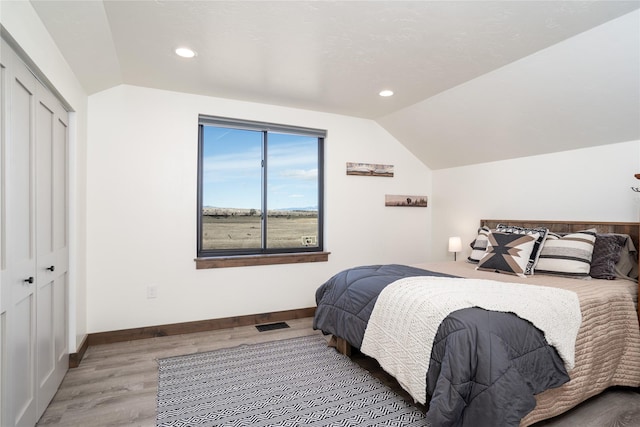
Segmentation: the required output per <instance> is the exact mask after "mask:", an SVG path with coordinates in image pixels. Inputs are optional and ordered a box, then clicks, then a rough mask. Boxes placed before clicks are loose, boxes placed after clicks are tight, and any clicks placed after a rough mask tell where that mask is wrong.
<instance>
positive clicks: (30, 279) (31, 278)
mask: <svg viewBox="0 0 640 427" xmlns="http://www.w3.org/2000/svg"><path fill="white" fill-rule="evenodd" d="M24 281H25V282H27V283H33V277H29V278H28V279H24Z"/></svg>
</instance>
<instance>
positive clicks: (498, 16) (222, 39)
mask: <svg viewBox="0 0 640 427" xmlns="http://www.w3.org/2000/svg"><path fill="white" fill-rule="evenodd" d="M31 4H32V5H33V7H34V9H35V10H36V12H37V13H38V15H39V16H40V18H41V19H42V21H43V23H44V25H45V26H46V28H47V29H48V31H49V32H50V34H51V36H52V37H53V39H54V40H55V42H56V43H57V45H58V46H59V48H60V50H61V52H62V53H63V55H64V56H65V58H66V60H67V62H68V63H69V65H70V66H71V68H72V69H73V71H74V72H75V73H76V76H77V77H78V79H79V81H80V82H81V84H82V85H83V86H84V88H85V90H86V91H87V93H89V94H93V93H96V92H99V91H102V90H105V89H108V88H110V87H113V86H116V85H120V84H130V85H137V86H144V87H150V88H157V89H165V90H171V91H179V92H186V93H195V94H201V95H208V96H215V97H222V98H233V99H238V100H246V101H253V102H260V103H268V104H273V105H282V106H289V107H295V108H302V109H310V110H317V111H324V112H330V113H336V114H344V115H350V116H356V117H362V118H368V119H373V120H376V121H377V122H378V123H380V124H381V125H382V126H383V127H385V128H386V129H387V130H388V131H389V132H390V133H391V134H392V135H394V136H395V137H396V138H397V139H398V140H399V141H400V142H401V143H403V144H404V145H405V146H406V147H407V148H408V149H409V150H411V151H412V152H413V153H414V154H416V155H417V156H418V157H419V158H420V159H421V160H422V161H423V162H424V163H425V164H426V165H427V166H429V167H430V168H432V169H438V168H446V167H453V166H459V165H464V164H471V163H476V162H483V161H491V160H500V159H504V158H513V157H520V156H527V155H535V154H542V153H547V152H554V151H563V150H568V149H573V148H581V147H586V146H592V145H602V144H608V143H615V142H623V141H628V140H633V139H640V123H639V122H640V119H638V117H639V116H640V84H639V82H638V80H640V78H639V77H638V76H639V75H640V66H639V64H640V53H639V51H640V42H639V41H638V40H639V39H640V15H638V13H640V12H639V11H638V9H640V1H605V0H602V1H412V2H404V1H166V0H145V1H107V0H104V1H57V0H47V1H44V0H31ZM620 20H622V21H621V24H618V21H620ZM612 22H615V23H616V26H615V28H614V29H613V30H606V29H604V30H599V28H602V27H605V26H606V25H611V23H612ZM599 26H600V27H599ZM601 33H602V34H601ZM620 38H622V40H619V39H620ZM612 40H618V42H612ZM611 43H613V44H614V46H611ZM181 46H188V47H190V48H191V49H193V50H195V51H196V52H197V56H196V57H195V58H192V59H184V58H180V57H178V56H176V55H175V53H174V50H175V49H176V48H177V47H181ZM621 68H622V69H621ZM382 89H391V90H393V91H394V92H395V95H394V96H392V97H388V98H383V97H380V96H379V95H378V93H379V92H380V91H381V90H382ZM612 107H613V108H614V109H615V111H611V108H612ZM634 116H635V117H634Z"/></svg>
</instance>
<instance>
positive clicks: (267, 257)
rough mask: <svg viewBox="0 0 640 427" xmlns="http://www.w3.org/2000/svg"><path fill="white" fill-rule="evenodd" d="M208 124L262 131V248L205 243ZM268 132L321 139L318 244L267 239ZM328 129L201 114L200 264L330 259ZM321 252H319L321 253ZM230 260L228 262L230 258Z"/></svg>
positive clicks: (198, 186) (198, 229)
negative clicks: (276, 244)
mask: <svg viewBox="0 0 640 427" xmlns="http://www.w3.org/2000/svg"><path fill="white" fill-rule="evenodd" d="M205 126H216V127H226V128H231V129H237V130H248V131H258V132H262V133H263V142H262V151H263V154H262V158H263V165H262V167H261V174H262V177H263V178H262V183H261V190H262V199H261V204H262V206H261V210H262V212H263V215H262V218H261V220H260V223H261V227H262V233H263V235H262V239H261V247H260V248H255V249H254V248H250V249H243V248H240V249H223V250H211V249H204V248H203V247H202V243H203V240H202V237H203V234H202V233H203V215H202V207H203V190H204V183H203V163H204V142H205V141H204V128H205ZM269 133H284V134H290V135H300V136H310V137H315V138H317V139H318V152H317V156H318V157H317V159H318V178H317V185H318V200H317V205H318V236H317V246H314V247H293V248H267V247H266V242H267V238H268V236H267V235H266V233H267V222H268V215H267V214H266V213H267V210H266V206H267V200H266V194H267V186H268V182H267V168H268V164H265V163H266V162H265V159H266V149H265V147H268V134H269ZM326 134H327V131H326V130H322V129H313V128H306V127H300V126H290V125H282V124H275V123H267V122H259V121H252V120H243V119H235V118H228V117H218V116H208V115H202V114H201V115H199V116H198V174H197V179H198V185H197V207H196V216H197V220H196V222H197V230H196V240H197V242H196V256H197V257H196V263H197V268H217V267H227V266H242V265H263V264H282V263H290V262H296V263H297V262H317V261H327V255H328V253H326V252H324V141H325V138H326ZM318 255H320V256H318ZM227 261H228V262H227Z"/></svg>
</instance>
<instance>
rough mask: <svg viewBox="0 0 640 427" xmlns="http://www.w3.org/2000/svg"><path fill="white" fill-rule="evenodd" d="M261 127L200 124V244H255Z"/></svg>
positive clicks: (248, 246) (237, 246) (250, 246)
mask: <svg viewBox="0 0 640 427" xmlns="http://www.w3.org/2000/svg"><path fill="white" fill-rule="evenodd" d="M261 199H262V132H256V131H247V130H237V129H229V128H221V127H214V126H204V127H203V141H202V249H203V250H224V249H260V248H261V247H262V225H261V218H260V215H261Z"/></svg>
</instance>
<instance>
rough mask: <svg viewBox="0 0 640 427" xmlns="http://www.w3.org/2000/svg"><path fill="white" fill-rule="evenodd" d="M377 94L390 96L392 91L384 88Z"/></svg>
mask: <svg viewBox="0 0 640 427" xmlns="http://www.w3.org/2000/svg"><path fill="white" fill-rule="evenodd" d="M379 95H380V96H384V97H387V96H391V95H393V91H392V90H389V89H385V90H383V91H380V94H379Z"/></svg>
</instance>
